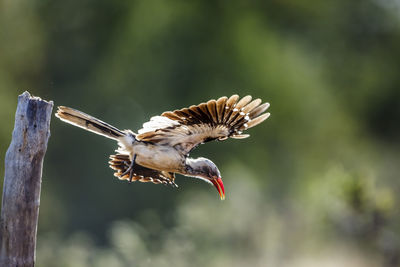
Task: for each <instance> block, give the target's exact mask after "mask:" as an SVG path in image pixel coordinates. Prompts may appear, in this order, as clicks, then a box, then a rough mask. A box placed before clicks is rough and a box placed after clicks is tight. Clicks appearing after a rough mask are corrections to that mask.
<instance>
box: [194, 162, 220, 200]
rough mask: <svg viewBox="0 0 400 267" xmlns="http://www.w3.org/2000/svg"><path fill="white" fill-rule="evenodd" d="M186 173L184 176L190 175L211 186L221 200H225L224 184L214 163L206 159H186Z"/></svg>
mask: <svg viewBox="0 0 400 267" xmlns="http://www.w3.org/2000/svg"><path fill="white" fill-rule="evenodd" d="M186 171H187V173H186V175H190V176H192V177H195V178H199V179H201V180H204V181H206V182H208V183H211V184H213V185H214V186H215V188H216V189H217V191H218V193H219V196H220V198H221V200H224V199H225V189H224V184H223V182H222V178H221V174H220V172H219V170H218V168H217V166H216V165H215V164H214V162H212V161H211V160H209V159H206V158H197V159H191V158H187V159H186Z"/></svg>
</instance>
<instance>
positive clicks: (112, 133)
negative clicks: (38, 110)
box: [56, 106, 126, 140]
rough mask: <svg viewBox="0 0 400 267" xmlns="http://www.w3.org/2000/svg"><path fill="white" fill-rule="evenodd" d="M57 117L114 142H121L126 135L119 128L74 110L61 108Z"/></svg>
mask: <svg viewBox="0 0 400 267" xmlns="http://www.w3.org/2000/svg"><path fill="white" fill-rule="evenodd" d="M56 117H57V118H59V119H60V120H62V121H64V122H67V123H70V124H72V125H74V126H77V127H80V128H82V129H85V130H87V131H90V132H93V133H96V134H99V135H102V136H105V137H107V138H111V139H114V140H119V137H122V136H125V135H126V134H125V133H124V132H123V131H121V130H119V129H118V128H115V127H114V126H111V125H110V124H108V123H105V122H103V121H101V120H99V119H96V118H94V117H92V116H90V115H88V114H86V113H83V112H81V111H79V110H76V109H73V108H69V107H64V106H59V107H58V110H57V113H56Z"/></svg>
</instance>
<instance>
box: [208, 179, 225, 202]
mask: <svg viewBox="0 0 400 267" xmlns="http://www.w3.org/2000/svg"><path fill="white" fill-rule="evenodd" d="M211 182H212V183H213V185H214V186H215V188H216V189H217V191H218V194H219V197H220V199H221V200H225V188H224V183H223V182H222V178H221V177H217V178H213V179H212V180H211Z"/></svg>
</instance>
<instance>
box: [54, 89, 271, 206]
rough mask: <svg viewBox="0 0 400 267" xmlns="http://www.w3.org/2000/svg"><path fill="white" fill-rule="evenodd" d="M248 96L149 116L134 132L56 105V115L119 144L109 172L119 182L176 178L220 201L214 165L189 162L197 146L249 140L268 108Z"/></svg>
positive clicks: (222, 195) (204, 161)
mask: <svg viewBox="0 0 400 267" xmlns="http://www.w3.org/2000/svg"><path fill="white" fill-rule="evenodd" d="M251 100H252V98H251V96H245V97H243V98H242V99H240V100H239V96H238V95H233V96H231V97H229V98H228V97H225V96H224V97H221V98H219V99H218V100H210V101H208V102H207V103H201V104H199V105H196V106H194V105H193V106H190V107H189V108H183V109H180V110H175V111H167V112H164V113H163V114H161V116H154V117H152V118H151V119H150V121H148V122H146V123H144V124H143V128H142V129H140V130H139V131H138V133H134V132H132V131H131V130H123V131H121V130H119V129H117V128H116V127H114V126H111V125H109V124H107V123H105V122H103V121H101V120H99V119H96V118H94V117H92V116H90V115H87V114H85V113H83V112H81V111H78V110H75V109H72V108H69V107H64V106H60V107H58V110H57V113H56V116H57V117H58V118H60V119H61V120H63V121H65V122H67V123H70V124H72V125H75V126H78V127H81V128H83V129H85V130H88V131H91V132H94V133H96V134H100V135H103V136H105V137H108V138H111V139H114V140H116V141H118V145H119V148H118V149H117V150H116V152H117V154H116V155H111V156H110V159H111V160H110V162H109V164H110V167H111V168H112V169H114V170H115V171H116V172H115V173H114V175H115V176H116V177H118V178H119V179H121V180H128V181H130V182H131V181H141V182H152V183H155V184H171V185H174V186H176V184H175V173H179V174H182V175H185V176H190V177H196V178H200V179H202V180H204V181H206V182H209V183H212V184H213V185H214V186H215V188H216V189H217V190H218V193H219V195H220V198H221V199H225V190H224V185H223V183H222V179H221V174H220V172H219V170H218V168H217V166H216V165H215V164H214V163H213V162H212V161H211V160H209V159H206V158H197V159H194V158H189V153H190V151H192V150H193V149H194V148H195V147H197V146H198V145H199V144H202V143H205V142H207V141H211V140H225V139H227V138H229V137H230V138H235V139H242V138H246V137H249V135H248V134H242V132H243V131H244V130H247V129H249V128H251V127H254V126H256V125H257V124H259V123H261V122H263V121H264V120H265V119H267V118H268V117H269V115H270V114H269V113H265V111H266V110H267V109H268V107H269V104H268V103H264V104H261V100H260V99H255V100H253V101H251Z"/></svg>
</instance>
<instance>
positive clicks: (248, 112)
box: [136, 95, 270, 155]
mask: <svg viewBox="0 0 400 267" xmlns="http://www.w3.org/2000/svg"><path fill="white" fill-rule="evenodd" d="M251 100H252V98H251V96H245V97H243V98H242V99H240V100H239V96H238V95H233V96H231V97H229V98H228V97H226V96H224V97H221V98H219V99H218V100H214V99H213V100H210V101H208V102H207V103H201V104H199V105H196V106H195V105H193V106H190V107H189V108H183V109H180V110H174V111H167V112H164V113H163V114H161V116H155V117H152V118H151V119H150V121H149V122H146V123H144V124H143V128H142V129H140V130H139V132H138V135H137V136H136V138H137V139H138V140H141V141H145V142H152V143H157V144H160V145H169V146H173V147H176V148H177V149H178V150H179V151H181V153H182V154H184V155H186V154H188V153H189V152H190V151H191V150H192V149H193V148H195V147H196V146H197V145H199V144H201V143H204V142H207V141H211V140H216V139H217V140H225V139H227V138H229V137H231V138H236V139H242V138H246V137H249V135H248V134H243V133H242V132H243V131H245V130H247V129H249V128H251V127H254V126H256V125H257V124H260V123H261V122H263V121H264V120H266V119H267V118H268V117H269V115H270V114H269V113H265V111H266V110H267V109H268V107H269V104H268V103H264V104H261V100H260V99H255V100H253V101H251Z"/></svg>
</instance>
